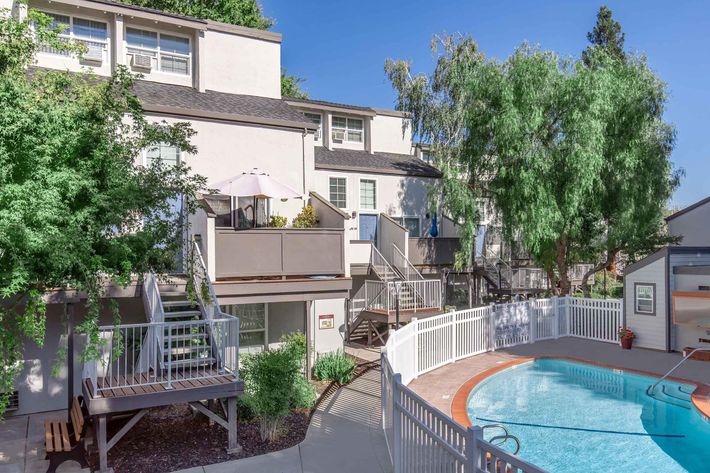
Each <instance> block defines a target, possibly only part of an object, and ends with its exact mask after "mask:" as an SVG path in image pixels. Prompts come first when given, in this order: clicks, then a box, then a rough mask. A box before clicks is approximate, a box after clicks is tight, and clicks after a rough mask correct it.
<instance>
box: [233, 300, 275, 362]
mask: <svg viewBox="0 0 710 473" xmlns="http://www.w3.org/2000/svg"><path fill="white" fill-rule="evenodd" d="M222 310H223V311H224V312H225V313H227V314H231V315H234V316H236V317H239V351H246V352H256V351H261V350H263V349H264V348H266V344H267V342H268V338H267V337H268V310H267V306H266V304H265V303H256V304H239V305H236V304H229V305H223V306H222Z"/></svg>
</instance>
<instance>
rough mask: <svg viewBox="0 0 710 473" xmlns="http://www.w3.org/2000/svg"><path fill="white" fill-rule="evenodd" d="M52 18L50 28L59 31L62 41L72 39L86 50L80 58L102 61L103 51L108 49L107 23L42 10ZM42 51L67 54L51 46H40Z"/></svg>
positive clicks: (67, 54)
mask: <svg viewBox="0 0 710 473" xmlns="http://www.w3.org/2000/svg"><path fill="white" fill-rule="evenodd" d="M42 13H44V14H45V15H47V16H49V17H51V18H52V23H51V25H50V29H52V30H55V31H61V33H59V38H60V39H61V40H63V41H69V40H74V41H76V42H77V43H81V44H83V45H84V48H86V51H85V52H83V53H82V54H81V58H82V59H84V60H88V61H96V62H102V61H103V60H104V59H105V58H104V53H105V52H106V51H107V50H108V48H107V45H108V25H107V24H106V23H104V22H102V21H96V20H89V19H86V18H77V17H73V16H70V15H63V14H61V13H52V12H42ZM39 51H40V52H42V53H47V54H53V55H58V56H69V55H70V52H69V51H64V50H59V49H56V48H53V47H51V46H47V45H44V46H41V47H40V48H39Z"/></svg>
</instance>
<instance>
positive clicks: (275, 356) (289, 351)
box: [239, 332, 316, 441]
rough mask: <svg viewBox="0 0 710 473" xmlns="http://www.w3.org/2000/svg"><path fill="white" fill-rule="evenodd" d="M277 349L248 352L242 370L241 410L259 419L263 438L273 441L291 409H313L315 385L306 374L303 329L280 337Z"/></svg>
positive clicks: (248, 415)
mask: <svg viewBox="0 0 710 473" xmlns="http://www.w3.org/2000/svg"><path fill="white" fill-rule="evenodd" d="M281 342H282V343H283V345H282V346H281V348H278V349H276V350H267V351H264V352H261V353H254V354H248V355H245V356H244V358H243V361H242V367H241V370H240V373H241V376H242V379H243V381H244V396H243V397H242V400H241V402H240V405H239V408H240V414H243V415H245V416H246V417H247V418H249V417H256V418H258V419H259V431H260V434H261V439H262V440H269V441H274V440H275V439H276V437H277V436H278V432H279V430H280V428H281V426H282V425H283V420H284V418H285V417H286V416H287V415H288V414H289V413H290V412H291V410H292V409H310V408H311V407H313V405H314V404H315V402H316V391H315V388H314V387H313V386H312V385H311V384H310V383H309V382H308V380H307V379H306V378H305V377H304V376H303V365H304V363H305V360H306V337H305V335H303V334H302V333H300V332H295V333H292V334H289V335H285V336H283V337H282V338H281Z"/></svg>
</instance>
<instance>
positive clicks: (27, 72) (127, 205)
mask: <svg viewBox="0 0 710 473" xmlns="http://www.w3.org/2000/svg"><path fill="white" fill-rule="evenodd" d="M33 22H34V24H35V26H34V31H33V27H32V26H31V25H32V23H33ZM50 23H51V19H50V18H49V17H47V16H46V15H42V14H40V13H38V12H35V11H32V10H30V13H29V17H28V18H27V19H26V20H17V19H14V18H12V17H10V16H9V12H7V11H2V10H0V360H1V361H0V416H2V413H3V411H4V407H5V403H6V402H7V393H9V392H10V391H11V389H10V388H11V387H12V384H13V380H14V377H15V376H16V375H17V373H18V370H19V369H20V367H21V366H20V364H21V362H22V358H23V357H22V352H23V346H24V345H25V344H27V343H36V344H38V345H42V344H43V342H44V335H45V333H44V328H45V299H44V296H45V294H46V293H47V291H48V290H50V289H64V290H68V289H76V290H79V291H83V292H84V293H85V294H87V300H86V305H87V312H88V316H87V317H86V319H85V320H84V321H83V323H82V325H81V327H80V330H81V331H83V332H84V333H85V334H86V335H87V336H88V337H89V341H90V343H89V344H88V345H89V347H92V346H93V347H96V345H95V343H91V342H92V341H93V342H97V337H96V334H97V326H98V317H99V309H100V304H101V302H100V301H101V296H102V290H103V288H104V287H105V286H106V284H107V283H109V282H111V281H113V282H115V283H117V284H124V283H126V282H127V281H129V280H130V278H131V276H132V275H135V274H142V273H144V272H146V271H148V270H149V269H154V270H156V271H158V272H160V271H165V270H168V269H172V268H174V265H175V255H176V254H177V253H176V252H177V250H178V249H179V248H180V246H181V241H180V238H179V235H180V234H179V232H180V230H181V228H182V226H181V222H180V218H179V217H180V215H179V214H178V212H177V209H176V208H174V207H173V206H172V205H171V204H170V202H174V201H175V200H176V199H179V198H181V197H182V196H190V195H193V194H194V193H195V192H196V191H197V190H199V189H200V188H202V187H203V185H204V179H203V178H202V177H199V176H194V175H191V173H190V170H189V168H188V167H186V166H185V165H184V164H183V165H177V166H174V167H165V166H161V165H160V163H159V161H158V160H156V162H154V163H153V164H152V165H151V166H146V167H144V166H142V165H140V161H141V160H140V159H139V158H140V155H141V151H142V150H144V149H146V148H150V147H151V146H154V145H156V144H158V143H168V144H172V145H175V146H179V147H180V148H181V149H182V150H185V151H188V152H192V151H194V148H193V147H192V146H191V145H190V142H189V138H190V136H191V135H192V133H193V132H192V130H191V129H190V128H189V126H188V125H187V124H184V123H183V124H176V125H168V124H165V123H151V122H149V121H148V120H146V118H145V117H144V116H143V112H142V109H141V106H140V102H139V100H138V99H137V98H136V97H135V96H134V95H133V93H132V84H133V83H134V81H135V79H136V78H135V77H134V76H132V75H131V74H129V73H128V72H127V71H126V70H124V69H119V70H118V71H117V72H116V74H114V75H113V76H112V77H110V78H104V79H98V78H97V77H91V76H82V75H78V74H71V73H68V72H58V71H42V70H37V69H35V70H32V69H28V67H29V66H30V65H31V64H32V61H33V58H34V54H35V52H36V50H37V48H38V46H39V45H42V44H48V45H51V46H52V47H55V48H67V49H69V51H70V52H72V53H74V52H75V50H76V48H80V46H78V45H73V44H67V43H65V42H63V41H59V40H58V38H57V31H52V30H50V29H49V25H50ZM193 206H194V203H192V202H191V201H189V200H188V205H187V210H188V211H190V210H192V208H193Z"/></svg>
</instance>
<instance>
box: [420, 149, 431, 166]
mask: <svg viewBox="0 0 710 473" xmlns="http://www.w3.org/2000/svg"><path fill="white" fill-rule="evenodd" d="M422 161H424V162H425V163H428V164H431V162H432V157H431V155H430V154H429V151H428V150H422Z"/></svg>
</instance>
